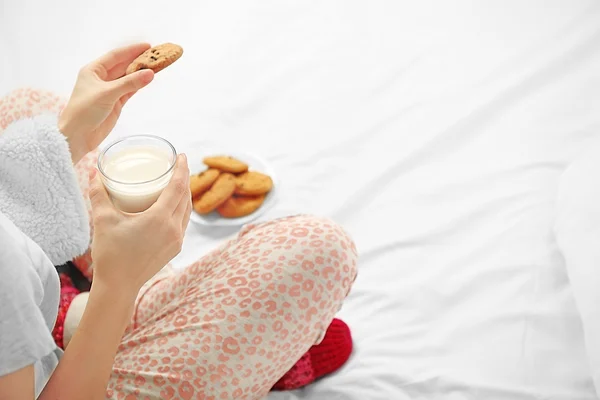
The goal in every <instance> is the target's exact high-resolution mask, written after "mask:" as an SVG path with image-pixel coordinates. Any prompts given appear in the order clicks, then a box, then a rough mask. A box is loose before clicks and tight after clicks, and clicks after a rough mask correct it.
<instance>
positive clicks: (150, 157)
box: [98, 135, 177, 213]
mask: <svg viewBox="0 0 600 400" xmlns="http://www.w3.org/2000/svg"><path fill="white" fill-rule="evenodd" d="M176 159H177V152H176V151H175V147H173V145H172V144H171V143H169V142H168V141H167V140H165V139H163V138H161V137H158V136H153V135H135V136H129V137H126V138H123V139H120V140H117V141H115V142H113V143H112V144H110V145H109V146H107V147H106V149H104V150H103V151H102V152H101V153H100V156H99V157H98V170H99V171H100V177H101V178H102V182H103V183H104V186H105V187H106V190H107V191H108V193H109V195H110V197H111V199H112V201H113V204H114V205H115V206H116V207H117V208H119V209H120V210H122V211H125V212H128V213H138V212H142V211H144V210H146V209H148V208H149V207H150V206H151V205H152V204H154V202H155V201H156V199H158V196H160V194H161V192H162V191H163V189H164V188H165V187H166V186H167V184H168V183H169V181H170V180H171V177H172V176H173V170H174V167H175V161H176Z"/></svg>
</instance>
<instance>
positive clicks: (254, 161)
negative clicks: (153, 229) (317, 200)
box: [186, 149, 278, 226]
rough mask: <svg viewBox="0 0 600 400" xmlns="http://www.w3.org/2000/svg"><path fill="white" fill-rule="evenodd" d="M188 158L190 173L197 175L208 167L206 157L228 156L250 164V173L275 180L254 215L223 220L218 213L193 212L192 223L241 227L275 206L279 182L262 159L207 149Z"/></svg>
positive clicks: (190, 153) (188, 153)
mask: <svg viewBox="0 0 600 400" xmlns="http://www.w3.org/2000/svg"><path fill="white" fill-rule="evenodd" d="M186 154H187V156H188V164H189V166H190V172H191V173H192V174H197V173H200V172H202V171H204V170H205V169H206V168H207V167H206V165H204V163H203V162H202V160H203V159H204V157H209V156H216V155H227V156H231V157H234V158H237V159H238V160H240V161H243V162H245V163H246V164H248V166H249V168H250V171H258V172H262V173H264V174H267V175H269V176H270V177H271V179H272V180H273V189H271V191H270V192H269V193H268V194H267V196H266V198H265V202H264V203H263V204H262V205H261V206H260V207H259V209H258V210H256V211H254V212H253V213H252V214H250V215H247V216H245V217H240V218H223V217H221V216H220V215H219V214H218V213H217V212H216V211H213V212H211V213H210V214H206V215H200V214H198V213H197V212H195V211H192V216H191V217H190V219H191V221H193V222H195V223H197V224H200V225H205V226H241V225H244V224H247V223H249V222H251V221H254V220H256V219H257V218H258V217H260V216H261V215H263V214H264V213H265V212H266V211H267V210H268V209H269V208H271V207H272V206H273V204H275V199H276V197H277V196H276V195H277V189H278V182H277V178H276V177H275V173H274V172H273V169H272V168H271V166H270V165H269V164H268V163H267V162H266V161H265V160H263V159H262V158H260V157H258V156H256V155H254V154H250V153H245V152H239V151H227V150H208V149H205V150H204V151H202V152H201V153H196V152H193V153H192V152H186ZM192 154H193V155H192Z"/></svg>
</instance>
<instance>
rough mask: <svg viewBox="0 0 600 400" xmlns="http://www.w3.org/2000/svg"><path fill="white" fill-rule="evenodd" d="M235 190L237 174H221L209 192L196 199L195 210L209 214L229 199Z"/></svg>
mask: <svg viewBox="0 0 600 400" xmlns="http://www.w3.org/2000/svg"><path fill="white" fill-rule="evenodd" d="M234 191H235V176H233V175H231V174H229V173H224V174H221V175H219V177H218V178H217V180H216V181H215V183H214V184H213V185H212V187H211V188H210V189H208V191H207V192H205V193H204V194H203V195H202V196H200V197H199V198H198V199H197V200H194V210H196V212H197V213H198V214H208V213H210V212H212V211H214V210H215V209H216V208H217V207H219V206H220V205H221V204H223V203H224V202H225V201H226V200H227V199H229V198H230V197H231V196H232V195H233V192H234Z"/></svg>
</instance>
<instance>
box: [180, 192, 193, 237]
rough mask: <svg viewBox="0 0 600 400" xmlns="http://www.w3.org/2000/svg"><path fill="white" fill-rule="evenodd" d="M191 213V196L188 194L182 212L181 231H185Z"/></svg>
mask: <svg viewBox="0 0 600 400" xmlns="http://www.w3.org/2000/svg"><path fill="white" fill-rule="evenodd" d="M191 215H192V196H190V197H189V198H188V200H187V207H186V208H185V212H184V213H183V221H182V222H181V231H182V232H185V231H186V230H187V227H188V224H189V223H190V217H191Z"/></svg>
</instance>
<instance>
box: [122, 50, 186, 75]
mask: <svg viewBox="0 0 600 400" xmlns="http://www.w3.org/2000/svg"><path fill="white" fill-rule="evenodd" d="M182 54H183V48H182V47H181V46H179V45H176V44H173V43H164V44H161V45H158V46H155V47H152V48H150V49H148V50H146V51H145V52H143V53H142V54H140V55H139V56H138V58H136V59H135V60H133V62H132V63H131V64H129V66H128V67H127V70H126V71H125V75H129V74H132V73H134V72H136V71H139V70H141V69H151V70H152V71H154V72H155V73H156V72H158V71H162V70H163V69H165V68H167V67H168V66H169V65H171V64H173V63H174V62H175V61H177V60H178V59H179V57H181V55H182Z"/></svg>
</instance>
